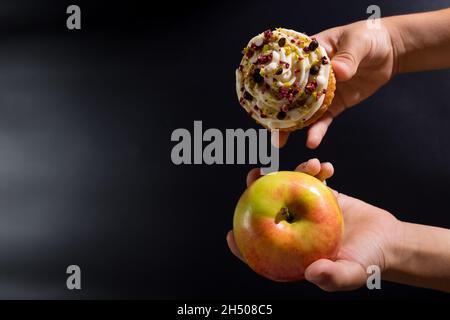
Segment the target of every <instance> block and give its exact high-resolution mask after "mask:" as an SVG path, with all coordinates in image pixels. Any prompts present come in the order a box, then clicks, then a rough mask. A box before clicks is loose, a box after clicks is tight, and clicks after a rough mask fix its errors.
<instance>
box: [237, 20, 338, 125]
mask: <svg viewBox="0 0 450 320" xmlns="http://www.w3.org/2000/svg"><path fill="white" fill-rule="evenodd" d="M243 55H244V56H243V58H242V61H241V63H240V65H239V68H238V69H237V70H236V91H237V95H238V98H239V103H240V104H241V106H242V107H243V108H244V109H245V110H246V111H247V113H248V114H249V115H250V116H251V117H253V119H255V120H256V121H257V122H258V123H260V124H261V125H262V126H264V127H265V128H267V129H269V130H273V129H278V130H280V131H294V130H297V129H301V128H303V127H306V126H308V125H310V124H312V123H314V122H315V121H316V120H318V119H319V118H320V117H321V116H322V115H323V114H324V113H325V111H326V110H327V108H328V106H329V105H330V104H331V101H332V100H333V97H334V90H335V88H336V80H335V77H334V74H333V70H332V68H331V64H330V60H329V58H328V56H327V53H326V51H325V49H324V48H323V47H321V46H320V44H319V42H318V41H317V40H316V39H314V38H310V37H308V36H307V35H305V34H302V33H299V32H296V31H293V30H288V29H282V28H278V29H276V30H274V31H271V30H267V31H264V32H263V33H261V34H259V35H257V36H256V37H254V38H253V39H251V40H250V42H249V43H248V45H247V46H246V47H245V48H244V51H243Z"/></svg>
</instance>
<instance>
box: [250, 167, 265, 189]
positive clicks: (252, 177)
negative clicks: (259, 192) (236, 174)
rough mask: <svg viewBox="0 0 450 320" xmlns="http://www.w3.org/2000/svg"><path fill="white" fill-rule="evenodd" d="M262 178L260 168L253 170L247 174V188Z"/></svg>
mask: <svg viewBox="0 0 450 320" xmlns="http://www.w3.org/2000/svg"><path fill="white" fill-rule="evenodd" d="M261 176H262V174H261V169H260V168H253V169H252V170H250V171H249V172H248V173H247V187H249V186H250V185H251V184H252V183H253V182H255V181H256V180H257V179H258V178H260V177H261Z"/></svg>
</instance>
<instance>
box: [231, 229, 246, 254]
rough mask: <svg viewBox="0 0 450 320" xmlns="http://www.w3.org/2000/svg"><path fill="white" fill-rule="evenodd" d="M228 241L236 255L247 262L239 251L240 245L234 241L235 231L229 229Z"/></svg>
mask: <svg viewBox="0 0 450 320" xmlns="http://www.w3.org/2000/svg"><path fill="white" fill-rule="evenodd" d="M227 243H228V247H229V248H230V251H231V252H232V253H233V254H234V255H235V256H236V257H238V258H239V259H240V260H242V261H243V262H245V261H244V259H243V258H242V256H241V253H240V252H239V249H238V247H237V245H236V242H235V241H234V236H233V231H228V233H227Z"/></svg>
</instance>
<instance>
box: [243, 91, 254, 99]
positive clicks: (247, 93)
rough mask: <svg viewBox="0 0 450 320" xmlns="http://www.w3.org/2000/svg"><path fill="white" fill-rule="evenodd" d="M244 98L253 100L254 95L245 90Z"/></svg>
mask: <svg viewBox="0 0 450 320" xmlns="http://www.w3.org/2000/svg"><path fill="white" fill-rule="evenodd" d="M244 99H245V100H248V101H252V100H253V96H252V95H251V94H250V93H249V92H248V91H245V92H244Z"/></svg>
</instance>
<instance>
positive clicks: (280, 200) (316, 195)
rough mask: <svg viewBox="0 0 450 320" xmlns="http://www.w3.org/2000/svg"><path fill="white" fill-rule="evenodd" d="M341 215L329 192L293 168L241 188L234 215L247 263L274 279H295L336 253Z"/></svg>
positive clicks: (340, 230)
mask: <svg viewBox="0 0 450 320" xmlns="http://www.w3.org/2000/svg"><path fill="white" fill-rule="evenodd" d="M343 231H344V221H343V216H342V212H341V209H340V207H339V204H338V202H337V200H336V197H335V196H334V194H333V192H332V191H331V190H330V189H329V188H328V187H327V186H326V185H325V184H324V183H323V182H321V181H320V180H318V179H316V178H314V177H312V176H310V175H307V174H304V173H301V172H293V171H280V172H275V173H270V174H268V175H266V176H263V177H261V178H259V179H258V180H256V181H255V182H254V183H253V184H252V185H250V187H249V188H247V190H246V191H245V192H244V193H243V194H242V196H241V198H240V199H239V202H238V204H237V206H236V209H235V212H234V219H233V233H234V239H235V242H236V245H237V247H238V249H239V251H240V253H241V255H242V257H243V259H244V260H245V261H246V262H247V264H248V265H249V266H250V267H251V268H252V269H253V270H254V271H255V272H257V273H258V274H260V275H262V276H264V277H266V278H269V279H271V280H274V281H299V280H302V279H304V272H305V269H306V268H307V267H308V266H309V265H310V264H311V263H312V262H314V261H316V260H319V259H322V258H325V259H335V257H336V254H337V251H338V250H339V246H340V243H341V239H342V234H343Z"/></svg>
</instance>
